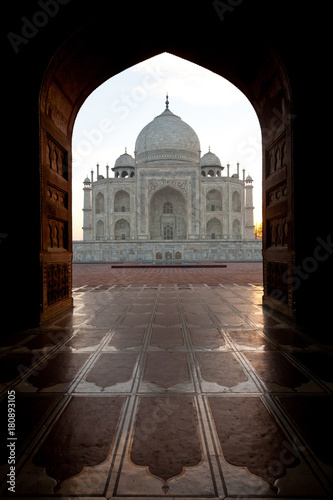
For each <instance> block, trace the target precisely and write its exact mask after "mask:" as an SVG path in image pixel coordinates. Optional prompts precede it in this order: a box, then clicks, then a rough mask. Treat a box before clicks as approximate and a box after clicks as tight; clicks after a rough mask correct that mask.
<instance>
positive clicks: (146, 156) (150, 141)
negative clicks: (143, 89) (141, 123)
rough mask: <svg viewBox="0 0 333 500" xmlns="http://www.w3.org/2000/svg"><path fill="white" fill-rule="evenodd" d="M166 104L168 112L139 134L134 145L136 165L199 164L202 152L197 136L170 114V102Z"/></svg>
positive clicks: (186, 125)
mask: <svg viewBox="0 0 333 500" xmlns="http://www.w3.org/2000/svg"><path fill="white" fill-rule="evenodd" d="M166 104H167V107H166V109H165V111H164V112H163V113H162V114H161V115H159V116H157V117H156V118H154V120H153V121H151V122H150V123H148V125H146V126H145V127H144V128H143V129H142V130H141V132H140V133H139V135H138V137H137V140H136V143H135V151H136V161H137V162H138V163H143V162H152V161H165V160H172V161H183V162H197V161H198V159H199V151H200V142H199V139H198V136H197V134H196V133H195V131H194V130H193V128H192V127H190V126H189V125H188V124H187V123H185V122H184V121H183V120H182V119H181V118H180V117H179V116H176V115H174V114H173V113H172V112H171V111H170V110H169V101H168V99H167V101H166Z"/></svg>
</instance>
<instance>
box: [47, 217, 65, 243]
mask: <svg viewBox="0 0 333 500" xmlns="http://www.w3.org/2000/svg"><path fill="white" fill-rule="evenodd" d="M47 230H48V248H49V249H51V248H53V249H54V248H63V249H68V237H67V233H68V229H67V222H66V221H61V220H56V219H50V218H49V219H48V225H47Z"/></svg>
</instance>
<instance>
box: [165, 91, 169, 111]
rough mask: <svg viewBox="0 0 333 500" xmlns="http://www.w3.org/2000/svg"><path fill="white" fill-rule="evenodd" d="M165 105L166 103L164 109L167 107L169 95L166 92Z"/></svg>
mask: <svg viewBox="0 0 333 500" xmlns="http://www.w3.org/2000/svg"><path fill="white" fill-rule="evenodd" d="M165 105H166V109H169V96H168V93H167V94H166V101H165Z"/></svg>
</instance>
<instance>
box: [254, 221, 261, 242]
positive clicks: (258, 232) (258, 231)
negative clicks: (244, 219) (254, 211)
mask: <svg viewBox="0 0 333 500" xmlns="http://www.w3.org/2000/svg"><path fill="white" fill-rule="evenodd" d="M254 237H255V239H256V240H261V239H262V222H256V223H255V226H254Z"/></svg>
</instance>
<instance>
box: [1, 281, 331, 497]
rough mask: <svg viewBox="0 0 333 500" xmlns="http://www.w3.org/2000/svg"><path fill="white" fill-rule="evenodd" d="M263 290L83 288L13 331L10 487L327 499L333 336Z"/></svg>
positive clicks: (4, 490)
mask: <svg viewBox="0 0 333 500" xmlns="http://www.w3.org/2000/svg"><path fill="white" fill-rule="evenodd" d="M261 297H262V288H261V286H260V285H258V284H253V283H252V284H251V283H248V284H243V285H239V284H231V283H229V284H218V283H216V284H210V285H208V284H204V283H194V284H193V283H192V284H189V283H187V284H185V283H178V284H172V283H162V284H161V283H160V284H151V283H148V284H147V283H146V284H138V283H136V284H128V285H126V284H113V285H110V284H102V285H98V286H95V285H90V286H88V285H81V286H77V288H75V289H74V298H75V308H74V311H73V312H72V313H70V314H68V315H67V316H65V317H63V318H61V319H57V320H54V321H53V322H50V323H49V324H48V325H47V326H44V327H40V328H38V329H35V330H29V331H28V332H25V333H24V335H23V334H22V333H17V334H16V335H12V336H11V337H10V338H8V341H7V342H6V341H5V339H4V342H3V346H2V348H1V352H0V354H1V366H2V370H1V386H0V387H1V390H2V400H1V402H0V406H1V412H0V415H1V419H2V422H1V429H7V413H8V412H7V407H8V393H9V392H10V391H15V393H14V394H15V416H16V420H15V438H16V439H15V440H14V438H12V439H11V440H10V439H9V438H8V435H7V433H6V432H5V433H4V435H3V436H2V445H1V450H0V451H1V456H0V458H1V467H0V471H1V473H2V478H3V481H2V483H1V490H0V493H1V496H2V497H9V498H17V499H20V498H22V499H23V498H25V499H26V498H30V499H35V498H36V499H37V498H39V499H40V498H43V499H51V498H59V497H61V498H76V499H78V498H82V499H88V498H89V499H96V500H97V499H101V498H121V499H123V500H126V499H135V498H137V499H156V500H157V499H163V498H182V499H195V498H198V499H208V498H209V499H211V498H217V499H227V498H230V499H231V498H232V499H235V498H239V499H241V498H242V499H246V498H251V499H253V498H257V499H267V498H279V497H281V498H285V499H294V498H298V499H300V498H311V499H320V498H332V494H333V474H332V471H333V468H332V466H333V460H332V456H333V455H332V452H331V450H332V430H331V427H332V424H331V421H332V414H333V412H332V409H333V402H332V389H333V376H332V361H333V357H332V348H331V347H330V346H327V345H322V344H320V343H317V342H316V341H315V340H314V339H313V338H311V337H310V336H308V335H305V334H304V333H301V332H299V331H297V330H295V329H292V328H290V327H289V326H288V325H286V324H285V323H283V322H281V321H280V320H277V319H276V318H274V317H272V316H271V315H270V314H268V313H266V312H264V311H263V310H262V307H261ZM330 442H331V443H330ZM6 443H9V445H11V444H12V445H13V447H14V448H15V494H13V493H12V492H11V491H9V489H8V488H9V484H10V483H8V482H7V481H9V479H10V476H7V474H8V473H9V465H8V457H9V453H10V447H9V446H8V444H6ZM13 443H14V444H13ZM8 478H9V479H8Z"/></svg>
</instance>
